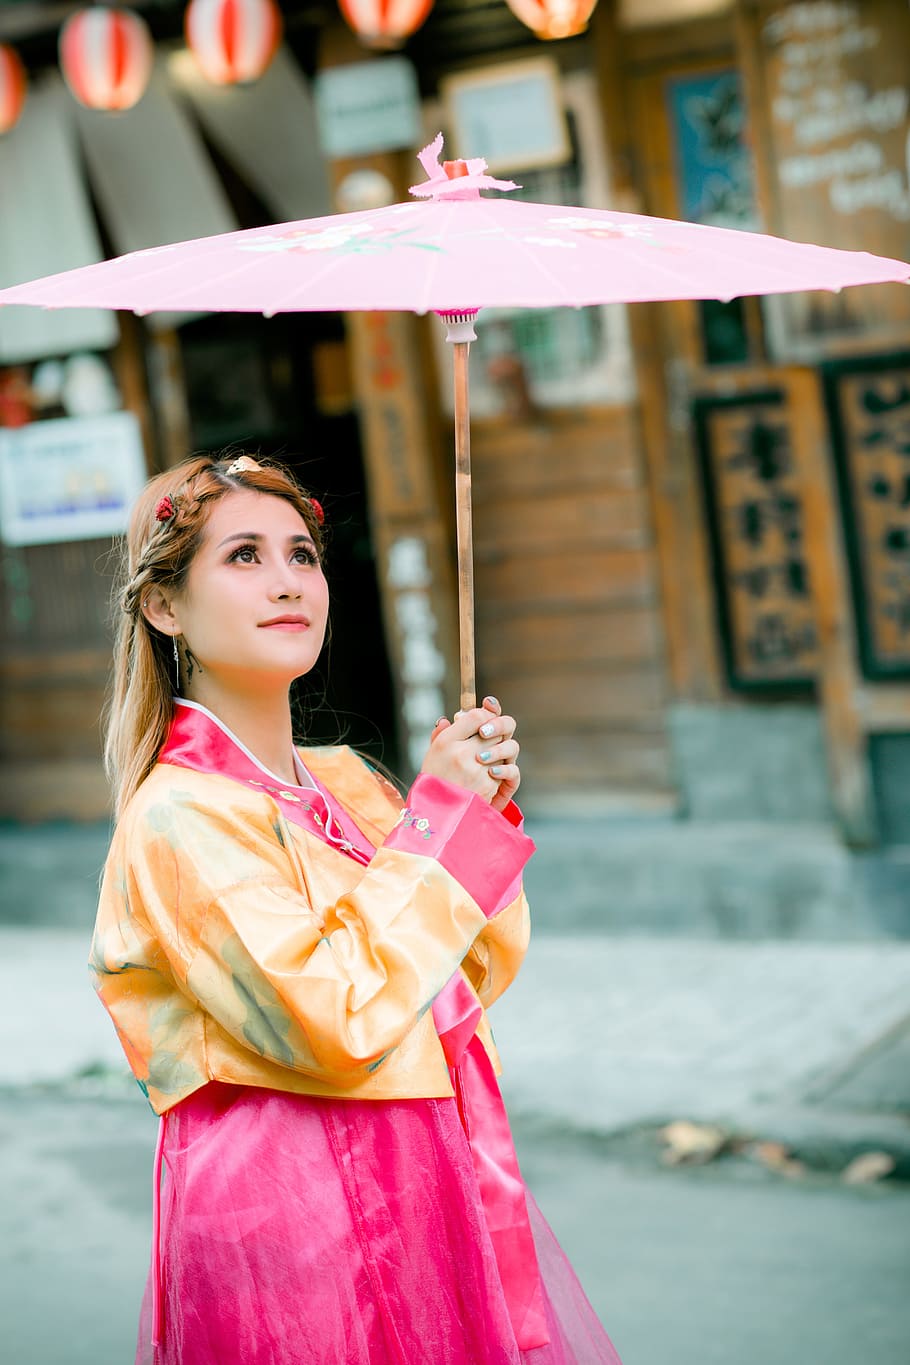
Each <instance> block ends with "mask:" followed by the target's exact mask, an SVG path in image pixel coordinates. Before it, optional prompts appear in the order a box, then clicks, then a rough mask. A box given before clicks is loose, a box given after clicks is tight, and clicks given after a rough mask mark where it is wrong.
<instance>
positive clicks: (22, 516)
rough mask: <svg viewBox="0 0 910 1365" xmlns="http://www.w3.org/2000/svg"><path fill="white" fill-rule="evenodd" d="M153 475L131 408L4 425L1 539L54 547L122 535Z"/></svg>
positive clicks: (0, 476) (0, 462) (0, 477)
mask: <svg viewBox="0 0 910 1365" xmlns="http://www.w3.org/2000/svg"><path fill="white" fill-rule="evenodd" d="M147 477H148V473H147V470H146V465H145V453H144V451H143V448H142V434H141V431H140V429H139V423H138V421H137V419H136V417H135V416H134V415H133V413H131V412H112V413H106V414H105V415H104V416H102V417H65V418H60V419H59V420H54V421H51V422H31V423H29V424H28V425H27V426H24V427H17V428H15V429H14V430H0V540H3V541H4V543H5V544H7V545H48V544H51V543H54V542H58V541H65V540H90V539H93V538H94V537H96V536H115V535H119V534H120V533H121V532H124V531H125V530H126V528H127V524H128V521H129V514H130V509H131V507H132V505H133V502H134V501H135V499H136V497H137V496H138V494H139V492H140V490H141V489H142V487H143V485H144V484H145V481H146V479H147Z"/></svg>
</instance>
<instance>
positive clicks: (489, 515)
mask: <svg viewBox="0 0 910 1365" xmlns="http://www.w3.org/2000/svg"><path fill="white" fill-rule="evenodd" d="M474 533H475V540H474V543H475V547H476V551H477V558H478V560H482V559H484V558H485V556H486V554H487V553H488V552H489V551H493V552H494V553H498V552H499V551H501V550H516V551H518V552H521V550H523V549H524V550H527V549H529V548H531V547H533V546H537V547H538V549H540V550H541V551H543V552H544V553H546V552H547V551H550V550H554V549H559V548H561V547H564V548H568V547H570V546H571V547H572V549H574V550H577V549H580V548H581V547H582V546H584V547H590V548H599V549H621V548H622V549H640V548H642V547H643V546H645V545H647V544H649V543H650V541H651V533H650V526H649V524H648V509H647V506H646V504H645V498H644V494H643V493H642V492H641V490H639V489H621V490H614V491H611V492H604V491H603V490H602V489H600V488H594V489H591V490H590V492H588V493H586V494H585V495H584V496H579V494H578V493H567V492H561V493H554V494H553V495H551V496H550V497H547V498H542V497H541V496H540V495H539V494H530V495H525V496H514V495H513V496H512V497H511V498H510V499H509V503H508V507H507V508H505V507H503V505H502V502H501V500H500V499H498V498H495V499H494V498H487V497H484V496H482V495H481V496H478V497H477V498H476V499H475V505H474Z"/></svg>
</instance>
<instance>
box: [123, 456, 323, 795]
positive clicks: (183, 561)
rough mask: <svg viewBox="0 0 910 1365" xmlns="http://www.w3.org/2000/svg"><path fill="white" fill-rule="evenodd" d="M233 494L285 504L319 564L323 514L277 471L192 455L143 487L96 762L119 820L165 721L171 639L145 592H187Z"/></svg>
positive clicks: (130, 533)
mask: <svg viewBox="0 0 910 1365" xmlns="http://www.w3.org/2000/svg"><path fill="white" fill-rule="evenodd" d="M240 489H249V490H251V491H253V492H257V493H271V494H273V495H274V496H276V497H279V498H284V499H285V500H286V501H287V502H289V503H291V505H292V506H293V507H294V508H295V509H296V510H297V511H298V512H299V513H300V515H301V517H302V518H303V520H304V522H305V523H306V527H307V530H308V532H309V533H310V535H311V536H312V538H313V541H314V543H315V545H316V548H317V550H318V552H319V554H320V557H321V556H322V552H323V533H322V523H323V520H324V518H323V515H322V508H321V507H320V506H319V503H318V502H316V500H315V499H313V498H310V497H309V495H308V494H307V493H306V492H305V491H304V489H303V488H301V487H300V485H299V484H298V483H297V481H296V480H295V479H294V477H293V475H292V474H291V473H290V471H289V470H288V469H286V468H285V467H284V466H281V465H277V464H272V463H269V462H266V461H259V460H253V459H251V458H250V457H249V456H240V457H239V458H238V457H237V456H236V455H225V456H208V455H198V456H193V457H192V458H190V459H188V460H184V461H183V462H182V463H181V464H179V465H176V466H175V467H174V468H172V469H167V470H165V471H164V473H163V474H158V475H156V477H155V478H153V479H150V480H149V482H148V483H147V484H146V486H145V488H144V489H143V491H142V493H141V494H140V495H139V497H138V498H137V500H136V503H135V506H134V507H133V511H132V515H131V517H130V523H129V528H128V530H127V534H126V538H125V542H124V545H123V557H122V562H121V566H120V571H119V573H118V577H117V582H116V585H115V588H114V599H113V603H114V613H115V642H114V663H113V672H112V677H111V684H110V688H109V692H108V699H107V702H106V705H105V715H104V761H105V768H106V770H107V775H108V778H109V780H110V783H111V787H112V789H113V793H114V808H115V813H116V815H117V816H118V817H119V816H120V814H121V813H122V811H123V809H124V807H125V806H126V805H127V803H128V802H129V800H130V798H131V797H132V796H133V794H134V792H135V791H136V789H137V787H138V786H139V785H140V783H141V782H143V781H144V779H145V778H146V777H147V776H148V774H149V773H150V772H151V770H152V768H153V767H154V765H155V762H156V761H157V758H158V754H159V752H160V750H161V746H162V745H163V743H164V741H165V739H166V737H167V732H168V729H169V726H170V723H171V719H172V717H173V710H174V702H173V691H174V677H173V656H172V650H173V639H172V637H171V636H169V635H163V634H162V633H161V632H160V631H159V630H157V629H156V628H155V627H154V626H153V625H152V624H151V622H150V621H149V620H148V619H147V618H146V616H145V614H144V611H143V606H144V604H145V602H146V601H147V599H148V597H149V594H150V593H151V592H152V590H153V589H154V588H160V589H162V590H164V591H165V592H166V593H167V594H168V595H170V594H173V593H175V592H179V591H180V590H181V589H182V588H183V587H184V585H185V583H186V578H187V574H188V573H189V569H190V565H191V564H192V562H193V559H194V557H195V555H196V551H197V550H198V549H199V546H200V544H201V542H202V539H203V535H204V532H205V526H206V522H207V520H208V515H209V512H210V511H211V508H212V506H213V505H214V503H215V502H217V501H218V500H219V499H220V498H223V497H224V496H225V495H226V494H228V493H231V492H233V491H236V490H240Z"/></svg>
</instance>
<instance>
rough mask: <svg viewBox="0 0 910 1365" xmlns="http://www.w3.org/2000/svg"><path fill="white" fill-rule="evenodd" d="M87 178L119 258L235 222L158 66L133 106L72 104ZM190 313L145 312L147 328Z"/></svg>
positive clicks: (198, 141)
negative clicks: (112, 109) (116, 110)
mask: <svg viewBox="0 0 910 1365" xmlns="http://www.w3.org/2000/svg"><path fill="white" fill-rule="evenodd" d="M74 108H75V110H76V115H75V117H76V123H77V126H78V128H79V135H80V138H81V141H82V146H83V149H84V152H85V160H86V164H87V166H88V172H89V177H90V179H91V182H92V187H93V189H94V191H95V196H96V198H97V201H98V206H99V208H100V210H101V215H102V218H103V220H104V225H105V228H106V229H107V233H108V235H109V237H110V239H111V242H112V244H113V247H114V250H115V252H116V254H117V255H124V254H125V253H126V252H128V251H142V250H144V249H145V248H147V247H152V246H165V245H166V244H168V243H169V242H180V241H185V240H188V239H190V238H194V237H212V236H215V235H216V234H217V233H219V232H233V231H234V230H235V229H236V228H237V227H238V226H239V225H238V223H237V219H236V217H235V215H234V212H233V209H232V208H231V205H230V202H229V201H228V197H227V195H226V193H225V191H224V188H223V186H222V184H221V181H220V180H219V178H218V175H217V172H216V171H215V168H214V166H213V165H212V162H211V160H210V158H209V156H208V153H207V152H206V149H205V145H204V143H203V141H202V139H201V138H200V136H199V134H198V132H197V131H196V128H195V127H194V125H193V123H192V121H191V119H190V118H189V117H188V116H187V114H186V112H185V111H184V109H183V108H182V106H181V104H180V102H179V101H178V99H177V98H176V97H175V95H174V93H173V91H172V89H171V86H170V84H169V83H168V80H167V77H166V74H165V71H164V69H163V63H159V66H158V68H157V69H156V71H155V73H154V75H153V77H152V80H151V82H150V84H149V87H148V90H147V91H146V93H145V94H144V95H143V97H142V99H141V100H140V101H139V103H138V104H137V105H135V107H134V108H132V109H129V110H127V111H126V112H125V113H122V114H105V113H99V112H97V111H96V110H91V109H83V108H81V107H80V106H78V105H75V102H74ZM187 316H188V315H186V314H179V315H175V314H173V313H150V314H149V316H148V319H147V321H148V324H149V326H151V327H153V328H157V329H162V328H167V327H173V326H175V325H176V324H177V323H179V322H181V321H184V320H185V319H186V317H187Z"/></svg>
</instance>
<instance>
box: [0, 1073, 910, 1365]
mask: <svg viewBox="0 0 910 1365" xmlns="http://www.w3.org/2000/svg"><path fill="white" fill-rule="evenodd" d="M111 1084H112V1083H111ZM90 1092H91V1087H90V1086H87V1085H86V1084H83V1085H82V1086H81V1087H70V1088H69V1090H66V1089H63V1090H61V1089H59V1088H58V1089H54V1090H50V1091H46V1092H41V1091H36V1090H35V1089H26V1090H13V1091H9V1090H8V1091H0V1145H2V1150H3V1152H4V1159H3V1163H2V1168H0V1183H2V1195H3V1197H2V1199H0V1321H2V1324H3V1332H2V1335H3V1347H2V1359H3V1360H4V1361H5V1362H7V1361H8V1362H10V1365H131V1361H132V1352H133V1345H134V1333H135V1323H136V1317H137V1313H138V1304H139V1298H140V1294H141V1290H142V1285H143V1283H144V1278H145V1273H146V1268H147V1262H148V1250H149V1238H150V1213H149V1206H150V1180H149V1175H150V1171H151V1163H152V1148H153V1143H154V1134H155V1125H154V1121H153V1119H152V1116H151V1114H150V1113H149V1111H148V1109H147V1107H146V1106H145V1103H144V1101H142V1100H141V1098H140V1097H139V1095H138V1092H136V1093H135V1094H133V1092H127V1094H126V1095H125V1096H124V1095H123V1094H122V1093H121V1095H120V1097H118V1098H112V1097H111V1095H110V1093H108V1094H107V1096H106V1097H100V1098H99V1097H95V1098H93V1097H92V1096H91V1093H90ZM516 1142H517V1145H518V1149H519V1154H520V1157H521V1161H522V1165H523V1168H524V1171H525V1176H526V1178H527V1180H528V1182H529V1184H530V1186H531V1188H532V1189H533V1190H534V1192H535V1194H536V1196H537V1199H538V1201H539V1203H540V1204H541V1206H542V1208H543V1209H544V1211H545V1213H546V1215H547V1217H548V1218H549V1219H550V1222H551V1223H552V1225H553V1227H554V1230H555V1231H556V1233H557V1235H558V1236H559V1238H560V1240H561V1242H562V1244H563V1246H564V1248H565V1249H566V1251H567V1252H568V1254H569V1255H570V1257H571V1259H572V1261H573V1264H574V1265H575V1267H576V1270H577V1271H578V1273H579V1275H580V1277H581V1279H582V1282H583V1283H584V1285H585V1287H586V1289H587V1291H588V1294H589V1296H590V1298H591V1300H592V1302H593V1303H594V1305H595V1307H596V1308H597V1310H598V1312H599V1313H600V1315H601V1317H602V1319H603V1321H604V1323H605V1324H606V1325H607V1327H608V1329H609V1331H610V1333H611V1335H612V1336H613V1339H614V1341H615V1342H616V1344H617V1347H618V1348H619V1350H620V1352H621V1354H622V1356H623V1360H624V1365H906V1361H907V1359H908V1354H910V1299H908V1296H907V1292H906V1285H907V1268H908V1265H910V1190H908V1189H907V1188H906V1187H905V1186H902V1185H895V1184H886V1185H879V1186H873V1187H868V1188H860V1189H854V1188H848V1187H845V1186H843V1185H841V1184H839V1183H838V1182H837V1181H836V1180H835V1179H833V1178H831V1177H829V1176H818V1175H811V1174H810V1175H809V1176H807V1177H804V1178H803V1179H800V1180H798V1181H792V1180H785V1179H783V1178H782V1177H780V1176H775V1175H771V1174H769V1173H768V1172H767V1171H765V1170H763V1169H761V1168H760V1167H757V1166H754V1165H751V1164H750V1163H748V1162H746V1161H744V1160H730V1161H723V1162H720V1163H717V1164H714V1165H712V1166H709V1167H704V1168H701V1169H698V1170H674V1171H669V1170H662V1169H660V1168H658V1167H656V1166H655V1165H654V1164H653V1163H652V1162H651V1161H650V1160H649V1159H648V1157H647V1154H645V1153H639V1154H636V1153H629V1155H628V1156H627V1157H626V1159H625V1160H623V1161H617V1160H615V1159H613V1158H611V1157H610V1156H609V1155H606V1156H605V1155H604V1152H603V1150H602V1148H601V1146H600V1145H599V1144H598V1143H597V1142H596V1141H592V1140H590V1139H580V1138H578V1137H577V1136H573V1135H572V1134H567V1133H560V1132H559V1131H558V1130H556V1129H548V1130H544V1129H542V1128H540V1127H539V1126H537V1125H533V1124H525V1123H519V1124H518V1125H517V1126H516ZM213 1365H214V1363H213ZM302 1365H303V1363H302ZM414 1365H434V1362H433V1360H432V1357H431V1356H428V1358H427V1360H426V1361H425V1362H417V1361H415V1362H414ZM581 1365H584V1362H581Z"/></svg>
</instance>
